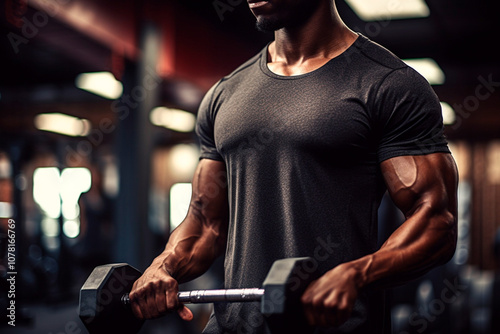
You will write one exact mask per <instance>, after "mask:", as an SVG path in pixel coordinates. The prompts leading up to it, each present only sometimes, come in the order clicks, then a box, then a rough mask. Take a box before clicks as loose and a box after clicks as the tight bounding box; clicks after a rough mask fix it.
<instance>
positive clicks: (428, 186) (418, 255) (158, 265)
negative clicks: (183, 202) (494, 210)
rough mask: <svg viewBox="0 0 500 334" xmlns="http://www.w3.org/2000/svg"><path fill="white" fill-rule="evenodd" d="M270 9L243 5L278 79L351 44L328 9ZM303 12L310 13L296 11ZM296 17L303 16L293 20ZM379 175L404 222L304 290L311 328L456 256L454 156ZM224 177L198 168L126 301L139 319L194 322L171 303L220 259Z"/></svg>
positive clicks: (331, 322) (301, 0) (207, 165)
mask: <svg viewBox="0 0 500 334" xmlns="http://www.w3.org/2000/svg"><path fill="white" fill-rule="evenodd" d="M271 1H272V2H269V3H268V4H266V5H265V6H262V7H259V8H252V4H250V9H251V10H252V12H253V14H254V15H255V16H256V19H257V21H258V22H260V23H261V24H262V25H267V26H270V24H271V23H272V24H275V25H276V24H278V25H279V26H282V28H280V29H279V30H277V31H275V41H274V42H273V43H271V44H270V46H269V49H268V53H269V54H268V60H269V62H268V67H269V69H270V70H271V71H273V72H275V73H276V74H280V75H288V76H291V75H298V74H303V73H307V72H310V71H313V70H315V69H317V68H319V67H321V66H323V65H324V64H325V63H326V62H328V61H329V60H330V59H332V58H334V57H336V56H338V55H339V54H341V53H342V52H343V51H345V50H346V49H347V48H348V47H349V46H350V45H351V44H352V43H354V41H355V39H356V38H357V35H356V34H355V33H353V32H352V31H351V30H349V29H348V28H347V27H346V26H345V25H344V23H343V22H342V21H341V19H340V17H339V16H338V13H337V10H336V8H335V5H334V3H333V2H331V1H330V0H317V1H316V0H314V1H310V0H271ZM309 1H310V2H309ZM307 3H309V6H311V7H310V10H308V11H302V8H303V7H302V6H305V5H307ZM294 9H295V11H297V10H299V9H301V13H306V14H307V15H306V14H304V15H303V16H301V15H298V14H294ZM266 20H267V21H270V23H269V22H267V23H266V22H265V21H266ZM288 22H289V24H288ZM380 168H381V171H382V175H383V177H384V180H385V182H386V185H387V188H388V191H389V193H390V195H391V197H392V199H393V201H394V203H395V204H396V205H397V206H398V207H399V208H400V209H401V211H402V212H403V213H404V214H405V216H406V221H405V222H404V223H403V224H402V225H401V226H400V227H399V228H398V229H397V230H396V231H395V232H394V233H393V234H392V235H391V236H390V237H389V239H388V240H387V241H386V242H385V243H384V245H383V246H382V247H381V248H380V250H378V251H377V252H375V253H373V254H369V255H367V256H364V257H362V258H360V259H357V260H354V261H351V262H347V263H343V264H340V265H338V266H337V267H335V268H332V269H331V270H330V271H328V272H326V273H325V274H324V275H323V276H321V277H320V278H319V279H318V280H316V281H314V282H313V283H311V285H310V286H309V287H308V288H307V289H306V291H305V293H304V294H303V296H302V299H301V301H302V305H303V309H304V312H305V314H306V317H307V319H308V321H309V323H310V324H311V325H315V326H338V325H340V324H342V323H343V322H345V321H346V320H347V319H348V318H349V315H350V314H351V311H352V308H353V305H354V302H355V300H356V298H357V296H358V294H359V291H360V289H366V288H369V289H374V288H384V287H390V286H394V285H399V284H402V283H405V282H407V281H409V280H412V279H415V278H417V277H418V276H420V275H422V274H423V273H425V272H427V271H428V270H430V269H431V268H433V267H434V266H436V265H439V264H442V263H445V262H446V261H448V260H449V259H450V258H451V257H452V255H453V253H454V250H455V246H456V211H457V199H456V194H457V183H458V181H457V180H458V177H457V170H456V166H455V163H454V161H453V158H452V157H451V155H449V154H445V153H436V154H429V155H422V156H402V157H396V158H392V159H389V160H386V161H384V162H382V163H381V165H380ZM225 175H226V169H225V165H224V163H223V162H220V161H212V160H206V159H202V160H201V161H200V163H199V166H198V168H197V170H196V172H195V175H194V179H193V196H192V199H191V204H190V209H189V211H188V214H187V217H186V219H185V220H184V222H183V223H182V224H181V225H180V226H179V227H178V228H177V229H176V230H175V231H173V232H172V234H171V236H170V239H169V241H168V243H167V245H166V247H165V250H164V251H163V252H162V254H160V255H159V256H158V257H157V258H156V259H154V261H153V263H152V264H151V266H150V267H149V268H148V269H147V270H146V271H145V273H144V274H143V276H142V277H141V278H139V280H137V282H135V284H134V287H133V289H132V291H131V293H130V298H131V303H132V309H133V312H134V314H135V315H136V316H137V317H139V318H155V317H158V316H161V315H163V314H165V313H167V312H172V311H177V312H178V314H179V315H180V317H181V318H182V319H184V320H191V319H192V317H193V316H192V313H191V312H190V311H189V310H188V308H187V307H185V306H183V305H181V304H180V303H179V302H178V300H177V292H178V283H179V282H184V281H187V280H190V279H193V278H195V277H197V276H199V275H201V274H202V273H203V272H205V271H206V270H207V269H208V268H209V266H210V264H211V263H212V262H213V261H214V260H215V258H216V257H217V256H219V255H221V254H223V252H224V248H225V244H226V241H227V228H228V204H227V181H226V178H225V177H226V176H225ZM242 288H243V287H242Z"/></svg>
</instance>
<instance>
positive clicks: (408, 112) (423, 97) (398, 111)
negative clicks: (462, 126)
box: [375, 67, 449, 162]
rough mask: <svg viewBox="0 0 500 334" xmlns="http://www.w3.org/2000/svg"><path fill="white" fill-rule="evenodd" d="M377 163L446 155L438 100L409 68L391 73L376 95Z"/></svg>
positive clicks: (446, 146) (423, 79)
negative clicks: (439, 153)
mask: <svg viewBox="0 0 500 334" xmlns="http://www.w3.org/2000/svg"><path fill="white" fill-rule="evenodd" d="M375 105H376V109H377V110H378V112H379V115H380V118H379V145H378V150H377V156H378V161H379V162H382V161H384V160H387V159H389V158H393V157H397V156H403V155H424V154H430V153H438V152H446V153H449V149H448V144H447V141H446V139H445V136H444V134H443V128H444V126H443V118H442V112H441V105H440V103H439V99H438V97H437V96H436V94H435V93H434V90H433V89H432V87H431V86H430V85H429V83H428V82H427V80H426V79H425V78H424V77H422V76H421V75H420V74H419V73H418V72H416V71H415V70H414V69H412V68H410V67H406V68H401V69H397V70H394V71H392V72H391V73H390V74H389V75H387V77H386V78H385V79H384V81H383V82H382V84H381V85H380V87H379V89H378V92H377V94H376V102H375Z"/></svg>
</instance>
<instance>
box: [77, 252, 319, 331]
mask: <svg viewBox="0 0 500 334" xmlns="http://www.w3.org/2000/svg"><path fill="white" fill-rule="evenodd" d="M312 261H314V260H313V259H312V258H308V257H303V258H289V259H282V260H277V261H275V262H274V263H273V265H272V267H271V270H270V271H269V272H268V274H267V277H266V279H265V280H264V283H263V284H262V288H243V289H219V290H195V291H184V292H179V293H178V294H177V296H178V298H179V301H180V302H181V303H184V304H187V303H213V302H252V301H260V302H261V304H260V309H261V312H262V314H263V316H264V318H265V319H266V322H267V325H268V327H269V328H270V329H271V331H272V332H273V333H291V332H295V333H305V332H306V331H307V323H306V321H305V317H304V315H303V312H302V308H301V306H300V297H301V295H302V293H303V292H304V290H305V289H306V288H307V286H308V285H309V283H311V282H312V281H313V280H314V279H316V278H317V277H318V274H317V272H316V271H312V270H311V268H315V267H317V266H316V265H317V263H314V262H312ZM308 262H309V265H308ZM141 275H142V274H141V272H140V271H138V270H137V269H135V268H134V267H132V266H130V265H128V264H126V263H118V264H108V265H103V266H99V267H96V268H95V269H94V270H93V271H92V273H91V274H90V276H89V278H88V279H87V280H86V281H85V284H84V285H83V287H82V288H81V290H80V305H79V316H80V319H81V320H82V321H83V323H84V325H85V327H86V328H87V329H88V331H89V333H90V334H101V333H124V334H125V333H137V332H138V331H139V329H140V328H141V326H142V324H143V322H144V321H143V320H140V319H137V318H136V317H134V315H133V313H132V310H131V308H130V305H129V304H130V301H129V297H128V293H129V292H130V290H131V289H132V286H133V284H134V282H135V281H136V280H137V279H138V278H139V277H140V276H141Z"/></svg>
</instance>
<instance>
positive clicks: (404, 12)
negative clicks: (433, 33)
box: [346, 0, 430, 21]
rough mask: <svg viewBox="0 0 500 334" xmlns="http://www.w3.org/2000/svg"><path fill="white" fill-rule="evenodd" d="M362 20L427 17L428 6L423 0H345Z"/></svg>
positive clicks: (428, 12)
mask: <svg viewBox="0 0 500 334" xmlns="http://www.w3.org/2000/svg"><path fill="white" fill-rule="evenodd" d="M346 2H347V4H348V5H349V6H350V7H351V8H352V10H353V11H354V12H355V13H356V15H358V16H359V17H360V18H361V19H362V20H364V21H376V20H391V19H408V18H417V17H427V16H429V14H430V10H429V7H427V4H426V3H425V1H424V0H346Z"/></svg>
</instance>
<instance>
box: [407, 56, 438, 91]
mask: <svg viewBox="0 0 500 334" xmlns="http://www.w3.org/2000/svg"><path fill="white" fill-rule="evenodd" d="M403 61H404V62H405V63H406V64H407V65H408V66H410V67H413V68H414V69H415V70H416V71H417V72H418V73H420V74H421V75H422V76H423V77H424V78H426V79H427V81H429V83H430V84H431V85H442V84H444V80H445V76H444V72H443V70H442V69H441V67H439V65H438V64H437V63H436V62H435V61H434V59H431V58H419V59H405V60H403Z"/></svg>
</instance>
